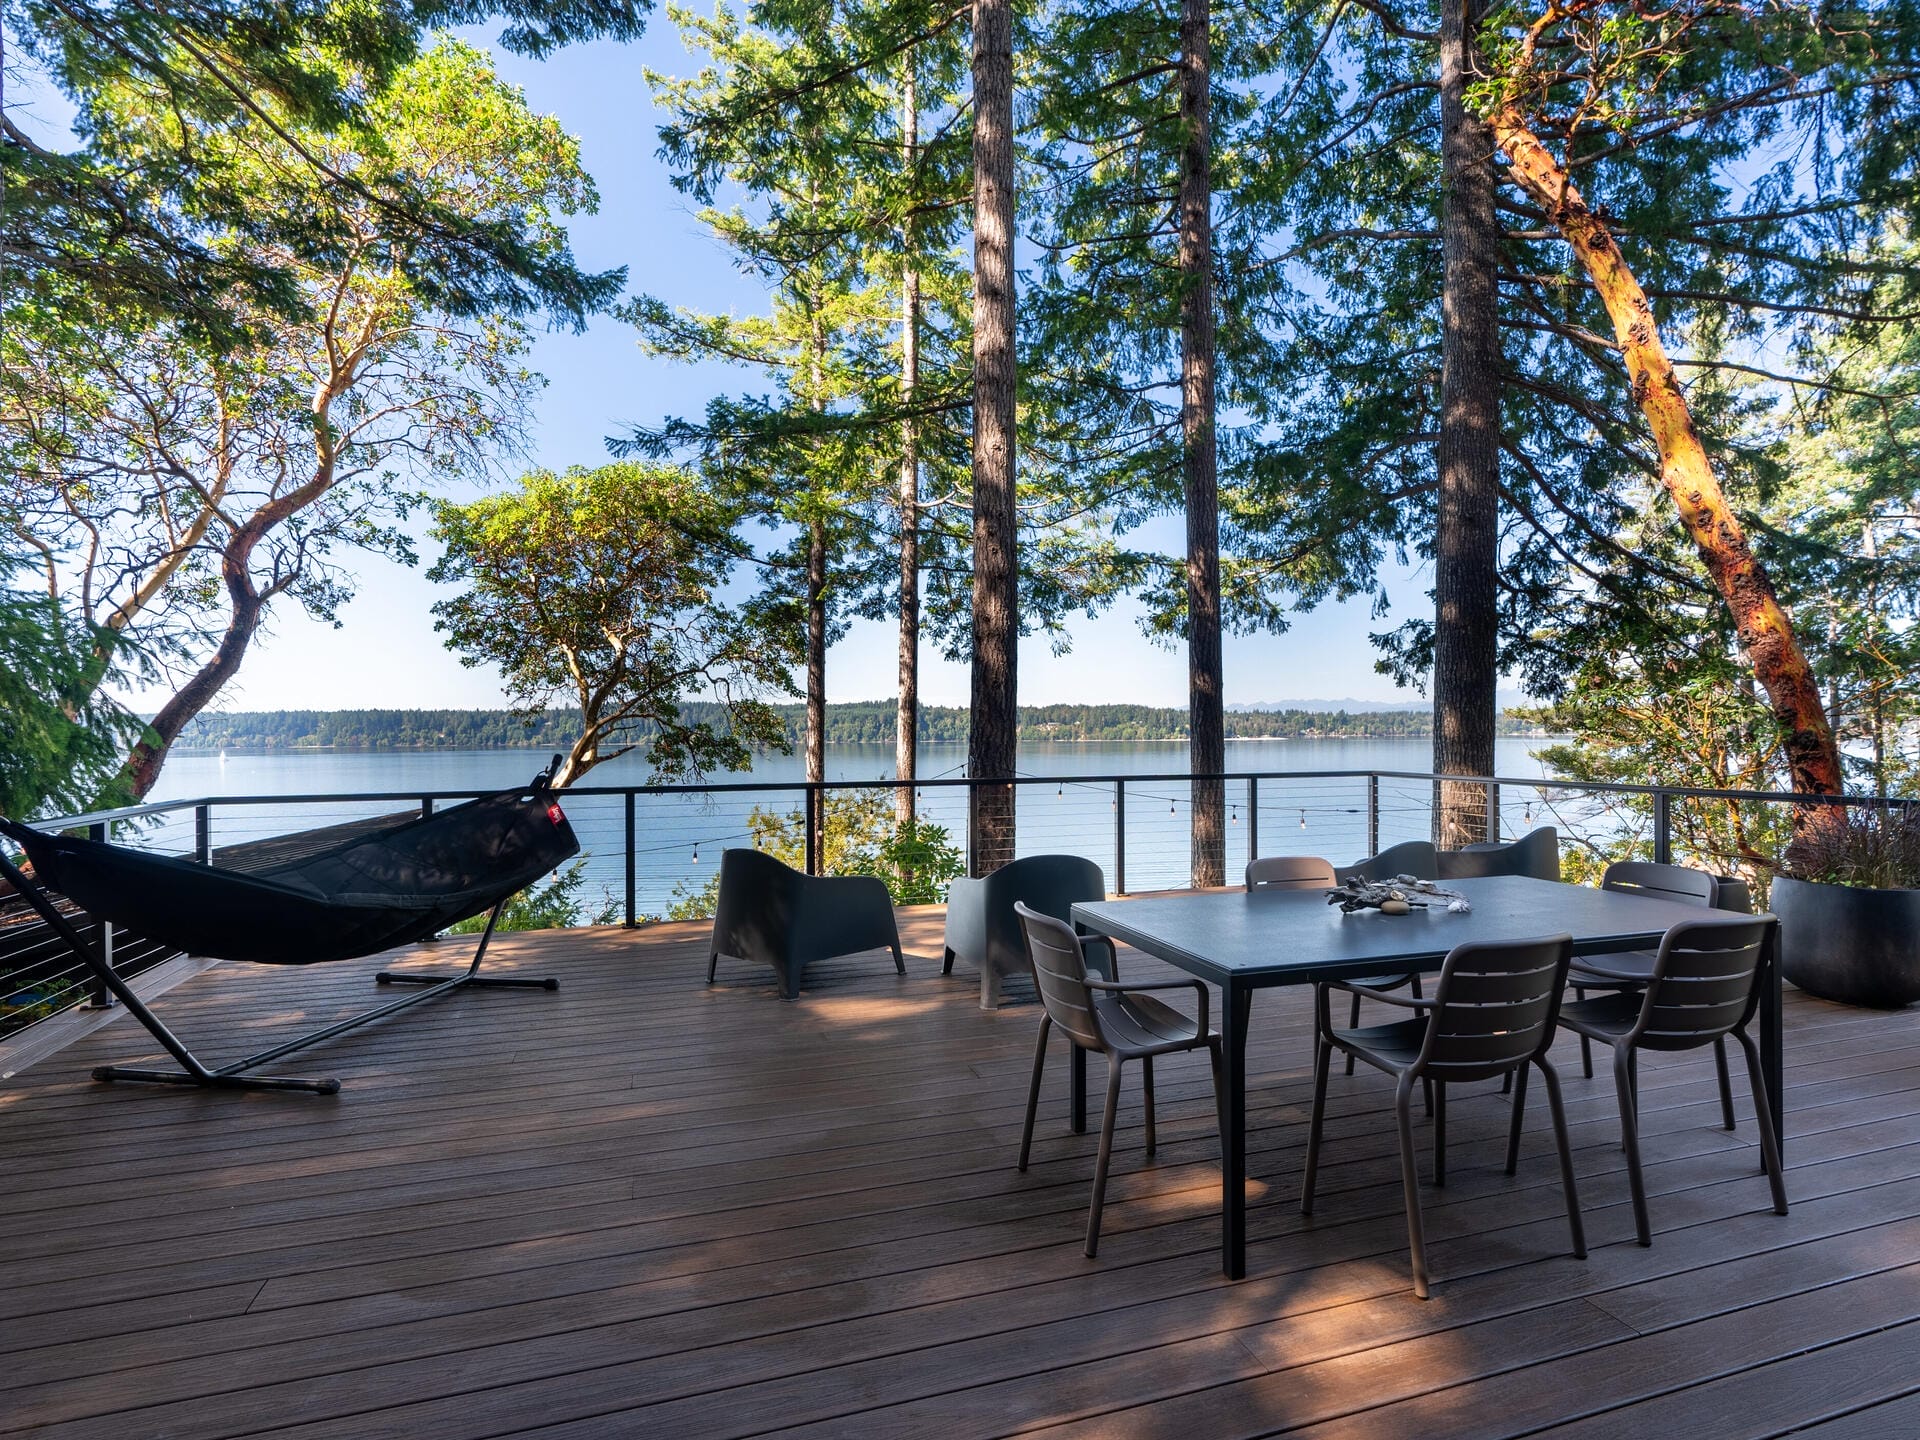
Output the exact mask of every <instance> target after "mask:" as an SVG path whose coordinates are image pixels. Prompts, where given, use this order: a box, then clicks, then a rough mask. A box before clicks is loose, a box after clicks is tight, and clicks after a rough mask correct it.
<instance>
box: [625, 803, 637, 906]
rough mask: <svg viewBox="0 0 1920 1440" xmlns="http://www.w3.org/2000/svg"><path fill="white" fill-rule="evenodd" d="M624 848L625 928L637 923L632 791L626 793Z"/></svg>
mask: <svg viewBox="0 0 1920 1440" xmlns="http://www.w3.org/2000/svg"><path fill="white" fill-rule="evenodd" d="M625 819H626V848H625V851H624V862H625V865H626V871H627V928H628V929H629V930H631V929H633V927H634V925H635V924H637V923H638V917H637V915H636V912H635V910H634V898H633V791H631V790H629V791H627V793H626V816H625Z"/></svg>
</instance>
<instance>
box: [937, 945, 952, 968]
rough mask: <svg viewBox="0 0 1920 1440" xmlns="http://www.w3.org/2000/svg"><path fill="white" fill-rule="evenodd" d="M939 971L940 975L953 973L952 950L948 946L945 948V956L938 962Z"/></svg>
mask: <svg viewBox="0 0 1920 1440" xmlns="http://www.w3.org/2000/svg"><path fill="white" fill-rule="evenodd" d="M940 973H941V974H942V975H951V974H953V951H952V949H950V948H949V949H948V950H947V954H946V958H945V959H943V960H942V961H941V962H940Z"/></svg>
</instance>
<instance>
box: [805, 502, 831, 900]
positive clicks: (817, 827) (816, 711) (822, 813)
mask: <svg viewBox="0 0 1920 1440" xmlns="http://www.w3.org/2000/svg"><path fill="white" fill-rule="evenodd" d="M805 752H806V767H807V779H808V780H809V781H812V782H814V783H815V784H818V783H819V782H820V781H822V780H824V779H826V778H827V527H826V522H825V521H822V520H819V519H815V520H813V521H812V522H811V523H810V524H809V525H808V526H807V735H806V741H805ZM807 805H808V809H809V811H810V812H811V814H812V820H813V833H814V835H815V836H817V837H818V842H817V848H816V850H815V852H814V859H815V860H816V862H817V861H818V860H819V858H820V856H821V855H823V854H824V853H825V851H826V838H827V828H826V808H827V807H826V792H825V791H822V790H817V789H816V790H812V791H810V792H808V799H807Z"/></svg>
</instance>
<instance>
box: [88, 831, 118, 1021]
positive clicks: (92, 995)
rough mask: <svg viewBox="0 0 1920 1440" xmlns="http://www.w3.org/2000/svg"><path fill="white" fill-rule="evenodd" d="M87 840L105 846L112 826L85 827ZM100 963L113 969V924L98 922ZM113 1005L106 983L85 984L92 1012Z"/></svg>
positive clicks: (110, 835)
mask: <svg viewBox="0 0 1920 1440" xmlns="http://www.w3.org/2000/svg"><path fill="white" fill-rule="evenodd" d="M87 838H88V839H89V840H98V841H99V842H100V843H101V844H103V845H104V844H106V843H107V842H108V841H109V840H111V839H112V838H113V826H112V825H111V824H108V823H107V822H105V821H102V822H101V823H99V824H97V825H89V826H88V827H87ZM100 963H101V964H102V965H105V966H106V967H107V968H108V969H109V970H111V969H112V968H113V922H112V921H111V920H102V921H101V922H100ZM113 1004H114V999H113V992H112V991H111V990H109V989H108V988H107V982H106V981H105V980H103V979H101V978H100V977H99V976H98V975H95V976H94V977H93V978H92V979H91V980H89V981H88V982H87V1005H88V1007H89V1008H90V1009H94V1010H107V1009H111V1008H112V1006H113Z"/></svg>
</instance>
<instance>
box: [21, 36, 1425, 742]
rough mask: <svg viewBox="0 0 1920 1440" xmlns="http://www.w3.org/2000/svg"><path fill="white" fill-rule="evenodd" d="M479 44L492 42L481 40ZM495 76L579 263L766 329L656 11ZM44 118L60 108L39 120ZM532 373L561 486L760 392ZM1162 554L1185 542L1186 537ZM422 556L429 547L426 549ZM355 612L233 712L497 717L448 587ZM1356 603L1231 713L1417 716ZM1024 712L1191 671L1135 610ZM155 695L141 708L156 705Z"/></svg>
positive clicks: (869, 680)
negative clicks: (554, 122) (570, 184)
mask: <svg viewBox="0 0 1920 1440" xmlns="http://www.w3.org/2000/svg"><path fill="white" fill-rule="evenodd" d="M468 38H470V39H473V40H475V41H476V42H481V43H484V41H485V39H486V37H485V36H484V35H481V34H477V33H476V34H471V35H469V37H468ZM499 63H500V69H501V73H502V75H503V76H504V77H505V78H507V79H509V80H511V81H512V82H513V83H515V84H518V85H521V86H523V87H524V88H525V90H526V93H527V98H528V101H529V102H530V103H531V104H532V105H533V107H534V108H535V109H537V110H540V111H543V112H547V113H551V114H554V115H556V116H558V117H559V118H560V120H561V122H562V123H563V124H564V125H565V126H566V127H567V129H568V130H570V131H571V132H573V133H574V134H576V135H578V136H579V137H580V141H581V145H582V151H583V155H584V159H585V163H586V166H587V169H588V171H589V172H590V173H591V174H592V175H593V177H594V179H595V181H596V183H597V184H598V186H599V190H600V195H601V208H600V211H599V213H598V214H596V215H591V216H580V217H576V219H575V221H574V223H573V224H572V227H571V228H572V233H573V238H574V248H575V251H576V253H577V254H578V256H579V258H580V260H581V263H582V264H583V265H585V266H587V267H589V268H595V269H598V268H611V267H616V266H620V265H625V266H626V267H627V268H628V279H629V286H630V288H631V289H633V290H640V291H646V292H650V293H652V294H655V295H657V296H659V297H661V298H662V299H664V300H666V301H668V302H669V303H672V304H677V305H687V306H691V307H695V308H699V309H705V310H726V309H729V308H731V309H736V310H740V311H757V310H759V309H760V308H762V307H763V305H764V303H765V296H764V293H763V291H762V290H761V288H760V287H759V286H758V284H757V283H755V282H753V281H750V280H748V279H746V278H744V277H742V276H740V275H739V274H738V273H737V272H736V271H735V270H734V268H733V266H732V264H731V263H730V261H729V259H728V256H727V253H726V252H725V251H724V249H723V248H722V247H721V246H719V245H718V244H717V243H716V242H715V241H713V240H712V239H711V238H710V237H709V236H708V235H707V234H706V232H705V230H704V229H703V227H701V226H700V225H699V223H698V222H697V221H696V220H695V219H694V217H693V215H692V213H691V211H690V209H689V206H688V204H687V202H686V201H685V200H684V199H683V198H682V197H681V196H680V195H679V194H678V193H677V192H676V191H674V189H673V188H672V186H671V185H670V184H669V183H668V180H667V173H666V169H665V167H664V165H663V164H662V163H661V161H660V160H659V159H658V157H657V155H656V153H655V152H656V150H657V147H658V141H657V139H656V135H655V131H656V127H657V125H658V118H657V116H656V114H655V112H654V110H653V108H652V105H651V103H650V100H649V96H648V91H647V87H646V83H645V81H644V78H643V76H642V73H641V72H642V69H643V67H651V68H654V69H656V70H662V71H666V72H668V73H675V74H681V73H686V71H687V70H688V69H689V68H690V67H691V64H692V61H691V59H690V57H689V56H687V54H686V52H685V51H684V49H683V48H682V47H681V45H680V42H679V39H678V36H677V34H676V33H675V31H674V28H673V26H672V25H671V23H670V22H668V21H667V20H666V18H665V16H664V14H662V13H661V12H659V11H656V12H655V18H654V20H653V22H652V24H651V26H650V29H649V33H648V35H647V36H646V37H645V38H644V39H643V40H641V41H640V42H638V43H637V44H633V45H626V46H622V45H612V44H596V45H583V46H576V47H573V48H571V49H568V50H565V51H562V52H561V53H559V54H558V55H555V56H553V57H551V58H549V59H547V60H545V61H531V60H526V59H523V58H520V57H517V56H513V55H508V54H501V55H500V57H499ZM37 108H38V109H39V111H40V114H41V116H42V117H43V118H51V116H50V113H49V112H50V110H51V109H52V107H51V106H48V105H41V106H38V107H37ZM533 365H534V368H535V369H537V370H539V371H540V372H541V373H542V374H544V375H545V376H546V377H547V380H548V385H547V388H546V390H545V392H544V394H543V396H542V397H541V399H540V401H539V404H538V408H537V413H536V420H535V425H534V431H533V443H532V452H531V455H530V457H529V458H530V460H531V461H532V462H533V463H537V464H540V465H544V466H548V467H552V468H556V469H557V468H562V467H564V466H567V465H571V464H589V465H590V464H597V463H599V462H601V461H603V460H604V459H605V458H606V454H607V452H606V447H605V439H606V436H607V435H608V434H610V433H616V432H619V431H621V430H623V429H624V428H625V427H626V426H627V425H628V424H631V423H632V422H635V421H652V420H657V419H659V418H660V417H661V416H663V415H667V414H688V413H697V412H698V411H699V410H700V409H701V408H702V407H703V406H704V404H705V402H706V400H707V398H708V397H709V396H710V395H712V394H715V393H718V392H719V391H721V390H725V389H732V390H747V389H763V388H765V382H764V380H763V379H761V378H760V377H758V376H755V375H752V374H749V373H746V372H741V371H737V370H733V371H730V370H728V369H726V368H723V367H717V366H716V367H689V366H683V365H672V364H668V363H667V362H664V361H661V360H658V359H654V358H650V357H647V356H644V355H642V354H641V353H640V351H639V349H638V348H637V346H636V345H635V343H634V338H633V335H632V332H631V331H630V330H628V329H627V327H625V326H622V325H620V324H618V323H616V322H614V321H612V320H609V319H601V320H599V321H597V322H596V323H594V324H593V325H592V326H591V327H590V328H589V329H588V331H587V332H586V333H585V334H582V335H575V334H572V333H570V332H564V333H550V334H543V335H542V336H541V337H540V338H539V340H538V343H537V345H536V348H535V352H534V356H533ZM1153 538H1154V539H1156V540H1157V541H1158V543H1161V544H1163V545H1172V544H1177V543H1178V522H1177V521H1174V522H1170V523H1169V525H1168V527H1167V529H1166V530H1165V531H1164V532H1163V533H1162V534H1160V535H1157V536H1154V537H1153ZM425 548H426V547H423V550H424V549H425ZM344 558H346V560H347V563H348V565H349V568H351V569H352V570H353V571H354V572H355V573H356V576H357V594H356V597H355V599H354V600H353V601H351V602H350V603H349V604H347V605H346V606H344V607H343V608H342V609H341V610H340V614H339V618H340V626H339V628H333V627H330V626H326V625H322V624H319V623H316V622H313V621H310V620H307V619H305V618H304V617H302V616H300V615H299V614H297V613H295V612H290V611H282V612H280V613H279V614H278V615H277V616H276V617H275V618H274V619H273V620H272V621H271V622H270V628H269V633H267V634H265V635H264V636H262V637H261V639H260V640H259V641H258V642H257V643H256V645H255V648H254V651H253V653H251V654H250V655H249V656H248V658H247V662H246V665H245V666H244V668H243V669H242V671H241V674H240V676H239V677H238V679H237V680H236V682H235V683H234V684H233V685H232V686H231V687H229V690H228V692H227V693H226V695H225V696H223V698H222V700H221V701H220V703H219V708H222V709H296V708H342V707H376V706H377V707H409V706H489V705H499V704H502V703H504V698H503V694H502V691H501V688H500V685H499V681H498V678H497V677H496V676H494V675H493V674H491V673H489V672H487V671H484V670H469V669H466V668H464V667H463V666H462V665H461V664H460V662H459V660H458V659H457V657H455V656H454V655H452V654H450V653H449V652H447V651H446V650H445V649H444V648H443V647H442V646H441V644H440V641H439V638H438V637H437V636H436V635H435V634H434V632H433V626H432V619H431V616H430V615H429V613H428V611H429V607H430V606H431V604H432V603H433V601H434V599H435V598H437V592H438V590H439V587H436V586H434V585H432V584H431V583H429V582H428V581H427V579H426V577H425V573H424V572H425V568H426V565H427V564H428V563H430V562H431V559H432V555H431V554H430V553H425V554H423V559H422V564H421V566H420V567H419V568H418V569H413V570H409V569H407V568H406V567H404V566H401V565H399V564H396V563H392V562H389V561H385V560H381V559H377V558H373V557H364V556H353V557H344ZM1428 584H1429V580H1428V577H1427V575H1426V574H1425V573H1424V572H1396V573H1394V574H1393V575H1391V576H1390V577H1389V593H1390V597H1391V599H1392V600H1393V602H1394V604H1395V611H1396V615H1398V616H1404V615H1407V614H1413V613H1419V612H1421V611H1423V610H1424V609H1425V608H1426V607H1427V606H1428V604H1429V601H1428V600H1427V596H1426V590H1427V588H1428ZM1382 623H1383V622H1380V621H1376V620H1374V619H1372V617H1371V616H1370V615H1369V613H1368V607H1367V605H1366V604H1364V603H1359V604H1348V605H1340V606H1333V605H1329V606H1324V607H1322V608H1321V609H1320V610H1319V611H1317V612H1315V613H1312V614H1306V615H1301V616H1299V617H1298V618H1297V620H1296V623H1295V624H1294V626H1293V628H1292V629H1291V630H1290V631H1289V632H1288V633H1286V634H1284V635H1279V636H1260V637H1229V638H1228V639H1227V642H1226V695H1227V699H1228V702H1229V703H1249V702H1258V701H1273V700H1292V699H1303V698H1349V697H1351V698H1357V699H1408V698H1412V697H1411V696H1410V695H1409V694H1408V692H1403V691H1396V690H1395V689H1394V687H1393V684H1392V682H1391V681H1390V680H1388V679H1387V678H1386V677H1384V676H1380V675H1377V674H1375V673H1374V671H1373V658H1374V657H1373V650H1372V647H1371V646H1370V645H1369V644H1368V642H1367V633H1368V631H1369V630H1370V629H1379V628H1382ZM894 663H895V661H894V639H893V635H892V634H891V632H890V630H889V628H888V627H886V626H884V625H879V624H874V623H869V622H862V623H856V624H855V626H854V628H853V629H852V630H851V632H850V633H849V634H848V636H847V637H846V639H844V640H843V641H842V642H841V643H840V644H839V645H837V646H835V647H834V649H833V651H832V652H831V654H830V656H829V658H828V666H827V685H828V695H829V698H830V699H833V700H863V699H874V698H881V697H887V696H891V695H892V694H893V693H894ZM1020 679H1021V684H1020V691H1021V695H1020V698H1021V700H1022V702H1023V703H1027V704H1049V703H1059V702H1099V701H1129V702H1137V703H1148V704H1162V705H1178V704H1184V703H1185V699H1186V662H1185V657H1184V655H1183V654H1182V653H1180V652H1179V651H1176V650H1168V649H1165V648H1162V647H1159V646H1156V645H1154V644H1152V643H1151V642H1149V641H1148V640H1147V639H1146V638H1145V637H1144V636H1143V635H1142V634H1141V633H1140V630H1139V628H1138V626H1137V624H1136V622H1135V618H1134V613H1133V611H1132V610H1131V609H1128V608H1122V609H1120V610H1117V611H1114V612H1110V613H1108V614H1105V615H1103V616H1101V617H1099V618H1097V619H1091V620H1089V619H1084V618H1083V619H1080V620H1078V621H1077V622H1076V623H1075V624H1074V626H1073V627H1072V649H1071V651H1070V653H1068V654H1066V655H1064V656H1055V655H1053V654H1052V653H1051V652H1050V648H1049V645H1048V643H1047V641H1046V640H1045V639H1044V638H1035V639H1033V640H1031V641H1029V642H1027V643H1026V644H1025V645H1024V646H1023V648H1022V651H1021V657H1020ZM921 694H922V698H923V700H924V701H925V702H926V703H929V704H964V703H966V698H967V674H966V670H965V667H963V666H959V665H954V664H951V663H949V662H946V661H943V660H940V659H939V658H938V657H936V656H934V655H931V654H929V655H927V656H925V657H924V658H923V661H922V680H921ZM144 698H148V697H136V700H138V699H144Z"/></svg>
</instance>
